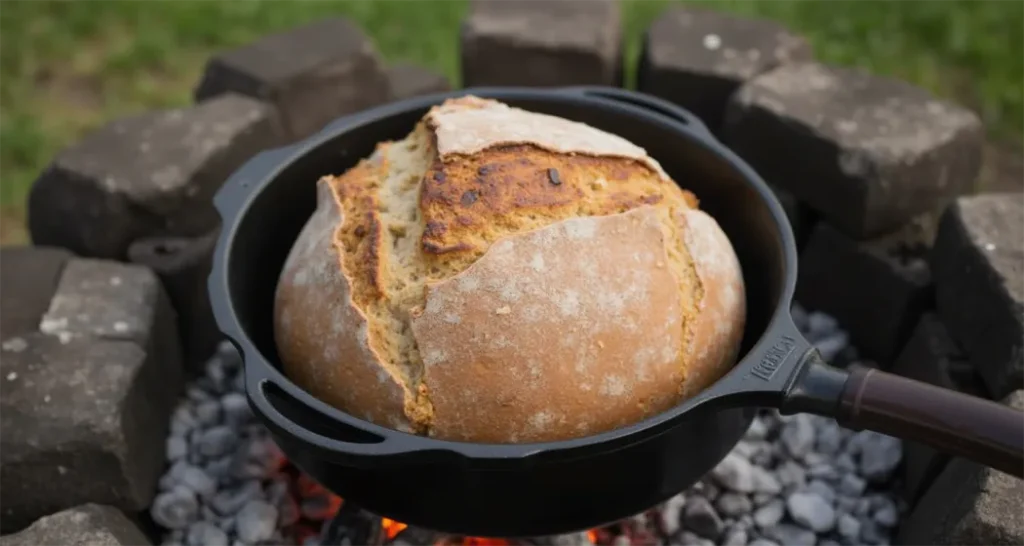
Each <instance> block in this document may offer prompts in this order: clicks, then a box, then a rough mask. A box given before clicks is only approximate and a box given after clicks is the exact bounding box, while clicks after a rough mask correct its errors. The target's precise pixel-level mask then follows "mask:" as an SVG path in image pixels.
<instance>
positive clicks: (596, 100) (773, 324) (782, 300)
mask: <svg viewBox="0 0 1024 546" xmlns="http://www.w3.org/2000/svg"><path fill="white" fill-rule="evenodd" d="M590 91H594V92H598V93H607V94H606V95H603V96H602V95H595V94H592V93H590ZM469 94H472V95H476V96H479V97H483V98H493V99H496V100H501V101H509V102H511V103H514V102H516V101H517V100H533V101H542V102H547V103H559V102H562V103H570V102H571V103H575V104H579V103H584V104H585V105H586V106H587V107H588V108H595V109H619V110H624V111H626V112H627V113H628V114H629V116H630V117H633V118H638V119H642V120H643V121H644V122H645V123H650V124H658V125H662V126H665V127H666V128H668V129H670V130H671V131H672V132H674V133H677V134H679V135H680V136H681V137H682V138H686V139H688V140H689V141H690V142H691V144H694V145H698V146H702V147H703V148H704V149H706V150H707V151H709V152H711V153H712V154H714V155H716V156H718V157H719V158H720V159H722V160H724V161H725V162H726V163H728V164H729V167H730V168H731V169H733V170H734V171H736V172H737V173H738V174H739V175H740V176H741V177H742V178H743V179H744V180H745V182H746V183H747V184H748V185H750V186H752V187H753V188H754V189H755V190H756V191H757V193H758V195H759V196H760V198H761V200H762V202H763V203H764V204H765V205H766V206H767V207H768V209H769V211H770V213H771V216H772V219H773V220H774V224H775V228H776V231H777V236H778V237H777V238H778V239H779V240H780V241H781V244H782V247H783V248H782V253H783V259H784V263H783V266H784V267H785V274H784V275H783V277H782V282H783V286H782V287H781V291H780V293H779V298H778V302H777V303H776V306H775V309H774V311H773V312H772V314H771V319H770V320H769V322H768V324H767V326H765V328H764V330H763V331H762V332H761V333H760V335H759V336H758V338H757V340H756V341H755V342H754V343H753V344H752V345H751V347H750V348H749V349H748V351H747V352H746V353H745V354H744V355H743V356H742V358H739V359H738V360H737V361H736V363H735V364H734V366H733V367H732V368H731V369H730V370H729V371H728V372H726V374H724V375H723V376H722V377H721V378H719V379H718V381H716V382H715V383H713V384H712V385H711V386H709V387H708V388H706V389H705V390H704V391H702V392H701V393H698V394H697V395H695V396H692V397H691V398H689V399H687V400H685V401H683V402H681V403H679V404H678V405H676V406H674V407H672V408H671V409H669V410H667V411H664V412H661V413H659V414H656V415H652V416H650V417H648V418H646V419H643V420H641V421H637V422H634V423H631V424H629V425H626V426H623V427H619V428H617V429H613V430H609V431H605V432H601V433H597V434H592V435H588V436H583V437H579V438H572V439H567V440H557V441H546V442H534V443H517V444H489V443H471V442H462V441H454V440H444V439H438V438H431V437H427V436H420V435H416V434H412V433H407V432H401V431H398V430H395V429H391V428H387V427H384V426H381V425H377V424H375V423H372V422H369V421H366V420H363V419H360V418H358V417H356V416H354V415H351V414H349V413H346V412H344V411H342V410H340V409H337V408H335V407H333V406H330V405H328V404H326V403H324V402H322V401H320V400H319V399H317V398H315V397H313V396H312V395H311V394H309V393H307V392H306V391H305V390H303V389H301V388H300V387H298V385H296V384H295V383H293V382H292V381H291V380H290V379H288V377H287V376H285V375H284V373H283V372H282V371H281V370H279V369H278V367H277V366H275V365H273V364H271V362H270V360H273V359H268V358H266V357H265V356H264V355H263V353H262V352H261V351H260V350H259V349H258V348H257V346H256V344H255V343H254V342H253V341H252V339H250V337H249V336H248V335H247V334H246V333H245V329H244V328H243V327H242V325H241V321H240V319H239V316H238V313H237V311H236V309H235V305H234V302H233V299H232V298H231V297H230V290H229V272H230V268H231V266H230V264H229V263H228V262H229V260H228V256H230V255H231V248H232V246H233V244H234V240H235V235H236V232H237V231H238V229H239V227H240V225H241V224H242V222H243V220H244V218H245V217H246V214H247V212H248V211H249V209H250V205H251V204H252V202H253V201H254V200H255V199H256V198H258V197H259V195H260V194H261V193H262V192H263V190H264V189H266V188H267V187H269V186H270V185H271V184H272V183H273V182H274V181H276V180H277V179H278V178H279V176H280V175H281V173H282V172H283V171H285V170H286V169H287V168H288V167H289V166H291V165H292V164H294V163H296V162H298V161H301V160H302V159H303V158H304V157H305V156H306V155H307V154H308V152H309V151H311V150H313V149H316V148H320V147H322V146H324V145H327V144H328V143H329V142H331V141H332V140H334V139H335V138H337V137H338V136H340V135H341V134H344V133H347V132H358V131H359V130H360V129H361V128H362V127H363V126H365V125H367V124H370V123H376V122H379V121H381V120H382V119H386V118H389V117H394V116H398V115H402V114H407V113H409V112H411V111H416V110H426V109H427V108H429V107H430V106H433V105H436V104H440V103H441V102H442V101H444V100H445V99H448V98H452V97H459V96H464V95H469ZM609 96H615V97H618V98H619V99H620V100H616V99H615V98H609ZM624 101H629V102H624ZM645 103H646V105H648V106H650V105H656V106H657V107H658V108H659V109H660V111H658V110H655V109H653V108H650V107H648V108H644V107H643V106H639V104H645ZM668 110H675V111H678V112H682V113H683V114H685V115H686V116H688V117H689V118H690V119H692V120H696V118H695V117H694V116H693V115H692V114H690V113H689V112H687V111H685V110H683V109H681V108H679V107H677V106H675V105H672V104H671V103H668V102H667V101H662V100H660V99H656V98H654V97H651V96H650V95H646V94H643V93H639V92H635V91H628V90H623V89H618V88H602V87H568V88H550V89H538V88H524V87H475V88H467V89H461V90H457V91H449V92H444V93H434V94H430V95H424V96H420V97H415V98H411V99H405V100H401V101H397V102H392V103H389V104H385V105H382V106H378V107H375V108H372V109H369V110H364V111H362V112H359V113H356V114H353V115H350V116H345V117H342V118H339V119H337V120H335V121H333V122H331V123H329V124H327V125H326V126H325V127H324V128H323V129H322V130H320V131H319V132H318V133H316V134H314V135H312V136H310V137H307V138H305V139H303V140H300V141H298V142H295V143H292V144H290V145H286V146H283V147H279V148H275V149H270V150H266V151H263V152H261V153H260V154H258V155H256V156H254V157H253V158H251V159H250V160H249V161H248V162H247V163H245V164H244V165H243V166H242V167H240V168H239V169H238V170H236V171H235V173H234V174H232V176H231V177H229V178H228V180H227V181H226V182H225V183H224V185H223V186H222V188H221V189H220V190H219V191H218V193H217V195H216V196H215V198H214V204H215V206H216V208H217V210H218V212H219V213H220V216H221V220H222V229H221V231H220V235H219V240H218V241H217V247H216V250H215V252H214V258H213V264H212V268H211V272H210V276H209V280H208V289H209V293H210V300H211V305H212V307H213V311H214V316H215V318H216V321H217V324H218V326H219V328H220V330H221V331H222V333H223V334H224V335H225V336H226V337H227V338H228V339H229V340H230V341H231V343H232V344H233V345H234V346H235V347H236V349H238V350H239V352H240V353H241V355H242V358H243V363H244V364H243V365H244V369H245V373H246V390H247V393H248V394H249V398H250V404H251V405H254V410H255V411H256V412H257V414H259V415H260V416H261V417H262V418H263V419H264V421H268V418H269V417H268V415H266V413H267V412H268V411H273V412H276V410H274V409H272V408H268V407H267V405H266V404H262V403H260V400H259V399H261V398H262V400H263V401H266V397H265V394H263V393H262V390H263V389H264V388H265V387H266V386H267V384H268V383H272V384H274V386H275V387H276V388H277V389H280V390H282V391H284V392H285V393H287V394H288V395H289V396H291V397H293V398H296V399H298V400H299V401H301V403H302V404H303V405H305V406H308V407H309V409H311V410H313V411H315V412H316V413H319V414H320V415H321V417H323V418H326V419H328V420H330V421H331V422H333V423H336V424H340V425H343V426H344V427H345V428H352V429H356V430H357V431H359V432H361V433H363V434H369V435H372V436H375V437H379V438H380V439H381V442H379V443H358V442H347V441H338V440H334V439H331V438H326V437H324V436H320V435H318V434H315V433H313V432H311V431H310V430H309V429H307V428H306V427H301V424H298V425H299V426H300V427H301V428H303V429H304V430H303V431H294V430H289V429H288V427H278V426H274V425H277V424H278V423H274V422H272V421H273V419H269V420H270V421H271V422H268V423H267V424H268V425H270V426H271V428H272V430H273V429H281V428H283V429H284V430H283V431H280V432H283V433H285V434H289V435H293V436H294V435H296V432H299V433H300V434H299V435H300V436H305V437H304V438H300V440H302V441H307V442H309V441H313V440H311V438H312V439H322V440H328V441H327V442H323V441H320V442H316V443H319V444H321V445H320V446H319V447H320V448H321V449H324V450H327V451H335V452H337V451H339V450H340V451H341V452H342V453H345V452H350V453H353V454H355V453H357V454H358V455H359V456H365V457H371V458H377V459H380V458H382V457H386V456H397V455H409V454H413V453H416V454H419V455H418V456H421V455H423V454H427V453H429V454H431V455H435V456H441V457H443V456H445V455H448V456H456V457H457V458H463V459H489V460H496V461H497V460H500V461H508V460H515V459H527V458H530V459H533V458H539V457H541V456H544V455H552V454H558V455H559V459H562V458H564V457H567V456H568V457H571V456H573V454H577V453H581V452H583V451H586V452H591V451H593V450H595V449H600V450H602V451H605V450H611V449H616V448H619V447H621V446H623V445H625V444H631V443H635V442H637V441H640V440H641V439H644V438H648V437H650V436H654V435H657V434H660V433H663V432H665V431H666V430H668V429H669V428H671V426H672V424H673V423H674V422H676V421H677V420H679V419H680V418H682V417H683V416H684V415H686V414H687V413H689V412H691V411H692V410H694V409H696V408H697V407H698V406H701V405H704V404H705V403H707V402H709V401H711V400H715V399H717V398H720V397H722V395H723V394H729V393H728V392H722V391H729V390H735V389H730V388H728V387H726V388H724V389H723V388H716V387H721V386H724V385H727V384H733V383H735V382H736V381H737V380H742V379H743V378H742V377H741V376H743V375H745V374H749V372H750V369H751V368H752V367H753V365H754V364H756V362H755V361H757V360H758V355H759V354H761V353H762V352H764V348H765V347H766V346H768V345H771V344H772V343H773V342H774V341H775V340H776V338H777V337H778V333H777V332H778V331H779V330H780V329H782V330H787V329H790V330H791V329H792V318H791V316H790V311H789V309H790V305H791V301H792V297H793V292H794V289H795V285H796V278H797V251H796V243H795V240H794V237H793V233H792V228H791V227H790V224H789V220H788V217H787V216H786V213H785V211H784V209H783V208H782V205H781V203H779V201H778V199H777V198H776V197H775V195H774V193H773V192H772V190H771V189H770V188H769V187H768V185H767V183H766V182H765V181H764V180H763V179H762V178H761V177H760V176H759V175H758V174H757V173H756V172H755V171H754V170H753V168H752V167H750V166H749V165H748V164H747V163H746V162H745V161H744V160H743V159H741V158H740V157H739V156H738V155H736V154H735V153H734V152H733V151H732V150H730V149H729V148H727V147H726V146H725V145H724V144H722V143H721V142H720V141H719V140H718V139H717V138H716V137H714V136H713V135H712V134H711V133H710V131H708V130H707V129H706V128H705V127H703V125H702V124H700V123H699V122H693V121H689V122H687V123H683V122H682V121H681V120H679V118H677V119H673V118H671V117H669V116H668V115H666V113H665V112H666V111H668ZM654 159H655V160H657V159H658V158H657V157H655V158H654ZM236 267H237V266H236ZM774 388H775V390H777V391H779V394H780V395H781V392H782V388H781V384H779V385H777V386H775V387H774ZM256 391H260V393H259V394H260V396H255V397H254V393H256ZM712 391H716V392H714V393H712Z"/></svg>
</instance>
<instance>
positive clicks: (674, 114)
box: [561, 85, 715, 138]
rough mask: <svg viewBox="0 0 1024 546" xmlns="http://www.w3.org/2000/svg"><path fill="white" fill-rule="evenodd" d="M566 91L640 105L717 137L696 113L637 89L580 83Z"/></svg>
mask: <svg viewBox="0 0 1024 546" xmlns="http://www.w3.org/2000/svg"><path fill="white" fill-rule="evenodd" d="M561 91H564V92H566V93H575V94H579V95H584V96H588V97H597V98H602V99H608V100H612V101H615V102H621V103H625V104H629V105H632V106H639V107H640V108H643V109H645V110H649V111H653V112H655V113H658V114H661V115H663V116H665V117H668V118H670V119H672V120H674V121H677V122H679V123H682V124H683V125H686V126H688V127H689V128H690V129H692V130H693V131H694V132H697V133H700V134H701V135H702V136H704V137H707V138H715V137H714V136H713V135H712V134H711V131H710V130H708V127H707V125H704V122H703V121H701V119H700V118H698V117H697V116H696V115H694V114H693V113H692V112H690V111H689V110H687V109H685V108H682V107H680V106H676V105H675V104H672V103H671V102H669V101H667V100H665V99H662V98H659V97H655V96H653V95H649V94H647V93H641V92H637V91H627V90H625V89H620V88H618V87H606V86H600V85H580V86H573V87H564V88H562V89H561Z"/></svg>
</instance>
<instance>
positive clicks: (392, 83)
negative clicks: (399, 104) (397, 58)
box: [388, 63, 452, 100]
mask: <svg viewBox="0 0 1024 546" xmlns="http://www.w3.org/2000/svg"><path fill="white" fill-rule="evenodd" d="M388 88H389V89H390V90H391V100H402V99H408V98H412V97H416V96H419V95H429V94H430V93H443V92H445V91H450V90H451V88H452V87H451V84H450V83H448V78H446V77H445V76H444V75H442V74H438V73H437V72H434V71H433V70H430V69H428V68H424V67H422V66H419V65H415V64H411V63H396V64H393V65H391V66H390V67H388Z"/></svg>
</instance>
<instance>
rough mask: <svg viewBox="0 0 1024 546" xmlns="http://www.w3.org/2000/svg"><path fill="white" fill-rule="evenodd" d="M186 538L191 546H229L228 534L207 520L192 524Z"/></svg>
mask: <svg viewBox="0 0 1024 546" xmlns="http://www.w3.org/2000/svg"><path fill="white" fill-rule="evenodd" d="M185 540H186V542H188V543H189V544H190V545H191V546H228V534H227V533H225V532H224V531H223V530H222V529H220V528H219V527H217V526H216V525H214V524H212V523H209V522H205V521H197V522H196V523H193V524H192V525H190V526H189V528H188V534H187V535H186V536H185Z"/></svg>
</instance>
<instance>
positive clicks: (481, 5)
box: [461, 0, 622, 87]
mask: <svg viewBox="0 0 1024 546" xmlns="http://www.w3.org/2000/svg"><path fill="white" fill-rule="evenodd" d="M621 18H622V15H621V12H620V7H619V2H618V1H617V0H588V1H587V2H577V1H572V0H547V1H540V0H473V1H472V2H470V8H469V15H468V17H467V18H466V19H465V20H464V21H463V24H462V36H461V41H462V48H461V52H462V59H461V61H462V84H463V85H464V86H466V87H474V86H487V85H517V86H519V85H521V86H531V87H557V86H563V85H613V86H615V85H621V83H622V29H621Z"/></svg>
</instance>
